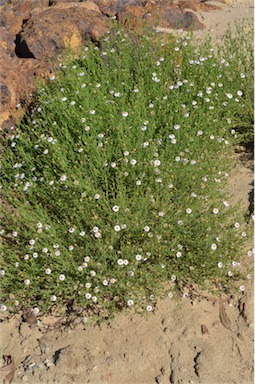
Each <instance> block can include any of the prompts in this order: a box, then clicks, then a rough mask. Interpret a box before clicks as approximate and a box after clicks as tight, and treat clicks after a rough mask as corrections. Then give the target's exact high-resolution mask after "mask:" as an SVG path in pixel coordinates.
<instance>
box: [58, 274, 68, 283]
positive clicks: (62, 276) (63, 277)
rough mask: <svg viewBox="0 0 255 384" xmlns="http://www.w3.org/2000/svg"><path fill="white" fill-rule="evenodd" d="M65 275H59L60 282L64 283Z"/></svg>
mask: <svg viewBox="0 0 255 384" xmlns="http://www.w3.org/2000/svg"><path fill="white" fill-rule="evenodd" d="M65 278H66V277H65V275H64V274H63V273H61V274H60V275H59V280H60V281H64V280H65Z"/></svg>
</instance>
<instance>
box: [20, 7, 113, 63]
mask: <svg viewBox="0 0 255 384" xmlns="http://www.w3.org/2000/svg"><path fill="white" fill-rule="evenodd" d="M91 3H92V2H90V7H91V6H92V4H91ZM107 30H108V28H107V18H106V17H105V16H103V15H102V14H101V13H100V12H99V11H98V10H97V8H96V7H94V9H93V10H91V9H88V8H87V7H86V4H83V3H73V2H72V3H69V4H68V3H67V4H62V5H61V4H60V5H59V6H58V5H56V6H52V7H48V8H47V9H46V10H44V11H42V12H39V13H36V14H33V15H32V16H31V18H30V19H29V20H28V21H27V23H26V24H25V25H24V30H23V32H21V33H20V35H19V36H20V50H22V49H23V50H25V47H27V50H26V52H24V53H26V54H27V53H28V52H30V55H32V56H33V57H35V58H36V59H39V60H41V61H47V60H49V59H52V58H55V57H57V56H58V55H59V54H60V53H62V51H63V50H64V49H65V48H67V47H69V48H71V49H73V50H78V49H79V47H80V46H81V45H82V43H84V42H85V41H86V40H92V41H97V40H98V39H99V38H100V37H101V36H102V35H103V34H105V33H106V32H107Z"/></svg>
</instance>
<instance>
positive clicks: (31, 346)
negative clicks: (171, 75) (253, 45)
mask: <svg viewBox="0 0 255 384" xmlns="http://www.w3.org/2000/svg"><path fill="white" fill-rule="evenodd" d="M214 3H216V2H214ZM198 16H199V17H200V19H201V20H202V21H203V22H204V23H205V25H206V26H207V28H206V30H210V29H211V33H212V34H213V37H214V38H219V37H220V36H222V35H224V32H225V30H226V26H227V24H228V22H230V23H231V25H233V22H234V19H236V18H237V19H240V18H245V19H247V20H251V21H252V20H253V1H251V0H243V1H240V0H238V1H233V6H224V5H222V7H221V9H220V10H219V11H213V12H210V13H202V12H199V13H198ZM202 33H204V32H202ZM243 155H244V154H241V155H238V159H237V165H236V167H235V169H234V170H233V175H231V177H230V182H229V188H230V190H231V191H232V192H233V199H232V203H236V202H237V201H241V204H242V206H243V209H244V210H246V209H247V208H248V206H249V196H250V195H251V189H252V187H251V185H252V179H253V172H252V169H251V167H250V165H251V163H250V161H247V159H245V162H243V161H242V159H243V157H244V156H243ZM251 247H252V244H251ZM244 263H250V264H251V265H252V264H253V258H248V257H247V256H245V255H244ZM253 297H254V295H253V282H252V281H249V282H247V284H246V291H245V292H244V293H243V294H242V295H241V296H240V295H239V296H238V295H237V296H236V297H232V298H230V299H228V298H226V301H223V302H219V301H216V300H215V301H214V300H211V298H210V297H207V298H203V297H193V298H183V299H182V300H181V301H180V302H179V303H176V302H174V301H172V300H171V299H166V300H162V301H160V302H159V303H158V305H157V310H156V312H155V313H153V314H150V315H148V316H146V317H144V318H141V317H139V316H138V315H134V314H131V313H129V314H124V313H123V314H119V315H117V316H116V318H115V319H114V320H112V321H111V322H110V323H103V324H102V325H101V326H88V325H87V326H86V325H84V324H81V323H80V324H76V325H75V323H74V325H73V326H68V325H66V326H65V327H64V326H59V327H58V326H57V324H56V320H57V319H54V318H50V317H47V318H41V319H40V321H38V324H37V325H29V324H27V323H21V322H20V317H19V316H17V317H16V318H13V319H11V320H9V321H8V322H7V321H6V322H3V323H2V324H1V336H2V342H1V351H0V352H1V355H5V356H6V355H9V356H11V358H12V360H13V362H14V366H13V365H12V364H10V365H9V366H8V367H6V368H5V369H4V370H3V371H2V372H0V379H2V380H4V378H5V377H6V375H7V374H8V373H9V372H11V370H12V369H14V368H15V372H14V373H15V376H14V379H13V381H12V383H13V384H21V383H25V382H27V383H33V384H37V383H40V384H46V383H48V384H53V383H58V384H69V383H70V384H71V383H75V384H87V383H91V384H153V383H160V384H168V383H174V384H188V383H190V384H192V383H193V384H223V383H224V384H250V383H253V352H254V347H253V346H254V344H253V341H254V319H253ZM54 324H55V326H54ZM47 325H48V326H47ZM47 328H48V329H47ZM11 379H12V374H10V375H9V379H8V378H7V380H6V381H5V384H9V383H11ZM1 382H3V381H1Z"/></svg>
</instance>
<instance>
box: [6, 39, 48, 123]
mask: <svg viewBox="0 0 255 384" xmlns="http://www.w3.org/2000/svg"><path fill="white" fill-rule="evenodd" d="M49 70H50V68H49V66H46V65H45V64H44V63H41V62H39V61H38V60H34V59H20V58H18V57H16V55H14V57H11V55H9V54H8V48H7V49H6V50H5V49H4V48H3V47H2V46H1V47H0V94H1V106H0V124H1V127H2V129H5V128H7V129H9V128H10V126H12V125H13V123H14V120H15V118H14V115H15V116H16V117H17V112H16V105H17V104H18V103H19V102H20V101H21V100H22V99H24V97H25V95H28V94H29V92H31V91H32V90H33V88H34V85H33V82H34V80H35V78H36V77H37V76H41V77H42V76H43V75H45V74H46V73H48V72H49Z"/></svg>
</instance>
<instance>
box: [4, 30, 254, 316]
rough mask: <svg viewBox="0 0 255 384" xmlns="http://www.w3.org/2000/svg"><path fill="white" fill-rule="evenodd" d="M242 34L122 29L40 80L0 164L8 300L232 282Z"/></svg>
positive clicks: (118, 295)
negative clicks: (218, 41) (218, 40)
mask: <svg viewBox="0 0 255 384" xmlns="http://www.w3.org/2000/svg"><path fill="white" fill-rule="evenodd" d="M243 33H244V31H243ZM250 38H251V37H249V39H250ZM245 41H248V38H247V37H246V40H245ZM249 41H250V40H249ZM238 42H239V40H238V39H237V38H236V39H235V40H233V39H229V40H226V43H225V45H224V49H222V50H221V52H216V51H214V49H213V48H212V47H211V45H210V42H209V41H206V42H205V43H204V44H202V45H200V46H199V47H196V41H195V40H194V39H192V38H190V36H186V37H182V36H180V37H178V38H177V39H175V38H173V37H171V36H169V38H168V40H167V41H164V42H163V40H162V39H161V37H160V35H157V34H153V33H151V32H150V33H149V32H148V34H145V35H144V36H142V37H141V36H140V37H137V36H133V35H132V34H130V33H129V34H127V33H126V34H125V33H122V32H120V31H113V32H111V33H110V34H109V36H107V37H106V38H104V39H102V41H101V42H100V44H99V45H98V46H94V45H92V44H91V45H89V46H88V47H87V48H85V49H84V50H83V52H82V53H81V55H80V57H79V58H78V59H76V60H75V61H74V62H70V61H67V62H63V63H62V64H61V65H60V68H59V70H58V71H56V74H55V75H56V76H55V78H52V79H51V80H49V81H48V82H47V83H46V84H43V85H42V86H41V87H40V88H39V89H38V92H37V95H36V98H35V101H34V104H33V107H32V109H31V110H30V111H29V113H27V114H26V116H25V118H24V119H23V121H22V122H21V123H20V126H19V128H18V131H17V133H16V134H15V135H14V136H12V137H11V138H8V139H7V140H6V143H5V153H4V158H3V164H2V175H3V177H2V193H3V199H4V200H5V201H6V203H7V204H6V209H4V215H3V217H4V221H3V229H2V236H3V247H2V268H3V270H2V272H1V274H2V276H3V277H2V289H3V294H2V297H3V298H2V300H3V303H5V304H6V305H7V306H8V307H9V308H10V310H14V307H15V306H16V307H17V308H19V307H20V306H27V305H28V306H31V307H35V306H36V307H39V310H40V311H41V312H46V311H49V310H50V309H51V308H55V309H57V310H59V311H60V310H61V307H62V308H63V306H66V305H70V303H71V304H72V305H73V307H75V308H76V309H81V311H83V312H82V313H83V314H89V315H91V314H95V315H98V316H99V317H102V316H109V315H110V314H111V313H114V311H115V310H116V309H118V308H123V307H127V306H134V307H135V308H136V309H137V310H138V311H140V310H143V309H147V311H151V310H152V309H153V306H154V303H155V300H156V297H157V296H158V295H164V294H166V293H164V292H165V291H164V290H165V289H167V291H166V292H168V294H169V297H172V292H174V290H176V289H177V290H178V288H180V287H181V286H183V285H185V284H189V285H192V284H198V285H199V286H200V287H202V288H207V289H213V287H214V286H217V289H220V290H222V291H227V290H229V289H231V286H232V283H231V281H234V280H236V279H238V277H239V275H240V274H239V272H238V268H237V267H236V265H238V260H239V258H240V255H241V252H240V250H241V246H242V238H243V237H245V234H244V233H243V229H241V227H242V225H245V224H241V225H240V224H239V222H242V216H240V217H238V215H239V213H238V211H237V209H236V208H235V207H233V208H231V207H230V205H229V203H228V201H227V199H228V198H227V196H226V194H225V192H224V187H225V184H226V181H227V177H228V171H229V169H230V167H231V162H230V161H229V157H230V154H231V151H232V148H233V145H235V144H236V143H238V142H240V141H243V138H244V137H248V133H247V132H248V130H246V128H245V127H248V125H249V124H250V108H251V105H252V100H251V92H250V91H251V82H252V76H253V75H252V73H253V72H252V68H251V66H252V61H250V62H249V63H248V64H249V65H248V64H247V61H246V60H245V59H244V56H243V55H244V54H245V52H244V53H243V54H242V45H241V44H240V43H238ZM232 43H233V45H232ZM235 44H239V45H238V51H236V50H233V47H236V45H235ZM247 49H248V48H247ZM246 123H247V125H246ZM241 130H242V131H241ZM3 271H4V272H3ZM219 287H220V288H219ZM170 288H171V291H170V292H169V289H170Z"/></svg>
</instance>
